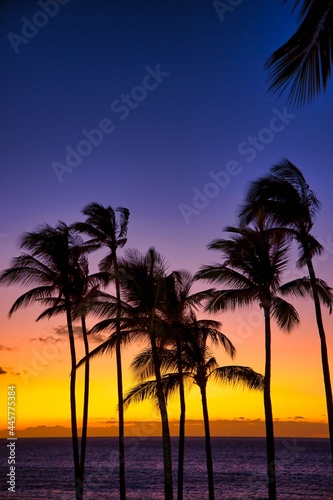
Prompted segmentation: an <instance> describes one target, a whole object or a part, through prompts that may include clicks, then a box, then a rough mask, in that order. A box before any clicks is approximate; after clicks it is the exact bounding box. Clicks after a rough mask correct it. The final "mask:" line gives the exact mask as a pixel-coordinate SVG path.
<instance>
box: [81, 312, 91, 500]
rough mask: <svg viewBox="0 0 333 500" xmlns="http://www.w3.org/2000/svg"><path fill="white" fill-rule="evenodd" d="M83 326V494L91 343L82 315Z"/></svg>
mask: <svg viewBox="0 0 333 500" xmlns="http://www.w3.org/2000/svg"><path fill="white" fill-rule="evenodd" d="M81 328H82V336H83V343H84V355H85V359H86V361H85V365H84V397H83V418H82V437H81V463H80V467H81V479H82V496H83V483H84V469H85V462H86V449H87V430H88V408H89V378H90V360H89V344H88V335H87V326H86V319H85V316H81Z"/></svg>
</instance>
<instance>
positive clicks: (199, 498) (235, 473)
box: [0, 437, 333, 500]
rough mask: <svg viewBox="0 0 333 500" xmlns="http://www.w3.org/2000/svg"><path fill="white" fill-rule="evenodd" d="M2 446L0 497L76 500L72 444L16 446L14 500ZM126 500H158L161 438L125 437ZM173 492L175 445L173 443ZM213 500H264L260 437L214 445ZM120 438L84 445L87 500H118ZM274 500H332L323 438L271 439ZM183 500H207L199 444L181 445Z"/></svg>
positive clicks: (331, 469)
mask: <svg viewBox="0 0 333 500" xmlns="http://www.w3.org/2000/svg"><path fill="white" fill-rule="evenodd" d="M6 444H7V441H6V440H5V439H1V440H0V460H1V464H2V465H1V478H0V479H1V483H0V498H7V499H12V498H15V499H16V500H35V499H36V500H37V499H43V500H74V499H75V496H74V494H73V464H72V449H71V441H70V438H47V439H46V438H35V439H28V438H19V439H18V440H17V441H16V471H15V472H16V493H15V494H10V493H9V492H8V491H7V487H8V485H6V481H7V477H6V474H7V473H8V464H7V457H8V448H7V447H6ZM125 445H126V458H127V462H126V471H127V477H126V479H127V491H128V499H131V500H163V498H164V495H163V460H162V449H161V439H160V438H147V437H140V438H134V437H133V438H126V441H125ZM172 446H173V467H174V489H175V498H176V486H177V485H176V481H177V438H172ZM212 450H213V460H214V479H215V492H216V500H220V499H225V500H237V499H243V500H252V499H262V500H264V499H267V485H266V451H265V439H264V438H222V437H221V438H220V437H213V438H212ZM117 454H118V452H117V439H116V438H89V439H88V447H87V462H86V486H85V496H84V498H85V499H87V500H88V499H89V500H108V499H109V500H118V499H119V494H118V468H117ZM276 463H277V489H278V499H279V500H287V499H288V500H293V499H295V500H296V499H298V500H312V499H313V500H314V499H318V500H319V499H321V500H331V499H333V464H332V461H331V455H330V447H329V441H328V439H301V438H297V439H292V438H277V439H276ZM184 498H185V500H205V499H207V498H208V490H207V473H206V462H205V444H204V438H201V437H188V438H186V448H185V469H184Z"/></svg>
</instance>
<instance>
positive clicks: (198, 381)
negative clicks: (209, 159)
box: [125, 320, 263, 500]
mask: <svg viewBox="0 0 333 500" xmlns="http://www.w3.org/2000/svg"><path fill="white" fill-rule="evenodd" d="M219 327H220V323H219V322H217V321H213V320H200V321H196V320H194V321H193V323H192V325H191V333H192V334H191V335H189V336H188V337H187V341H186V342H184V343H183V344H182V374H181V376H180V374H179V365H178V352H177V349H175V348H173V349H166V348H160V359H161V368H162V369H163V371H164V372H168V371H169V370H170V371H171V372H170V373H165V374H164V375H163V377H162V383H163V390H164V393H165V396H166V398H167V397H168V396H169V394H172V393H173V392H174V390H175V389H176V388H180V381H181V380H182V379H184V380H185V381H186V382H192V383H193V384H195V385H197V386H198V387H199V389H200V394H201V403H202V412H203V420H204V431H205V447H206V464H207V475H208V492H209V500H214V498H215V492H214V473H213V459H212V449H211V438H210V426H209V414H208V402H207V393H206V386H207V382H208V380H209V379H214V380H215V381H217V382H219V383H222V384H231V385H233V386H238V385H243V386H245V387H248V388H249V389H262V388H263V377H262V375H260V374H259V373H256V372H255V371H253V370H252V369H251V368H248V367H245V366H218V363H217V361H216V359H215V357H214V356H213V352H212V350H211V348H210V347H209V346H208V345H207V340H210V341H211V342H212V344H213V345H215V346H220V347H221V346H222V347H223V348H224V350H225V351H226V353H227V354H228V355H229V356H231V357H234V355H235V348H234V346H233V345H232V343H231V342H230V340H229V339H228V338H227V337H226V335H224V334H223V333H221V332H220V331H219V330H218V328H219ZM132 369H133V371H134V373H135V375H136V377H137V378H138V379H143V382H141V383H139V384H138V385H137V386H136V387H134V388H133V389H131V390H130V391H129V393H128V394H127V395H126V397H125V404H126V406H128V405H129V404H130V402H132V401H133V402H139V401H144V400H146V399H149V398H153V399H156V381H155V380H148V381H147V380H145V379H146V378H147V377H151V376H152V375H153V370H152V353H151V350H149V349H148V350H146V351H143V352H142V353H140V354H139V355H138V356H137V357H136V358H135V359H134V361H133V363H132ZM182 397H184V396H182Z"/></svg>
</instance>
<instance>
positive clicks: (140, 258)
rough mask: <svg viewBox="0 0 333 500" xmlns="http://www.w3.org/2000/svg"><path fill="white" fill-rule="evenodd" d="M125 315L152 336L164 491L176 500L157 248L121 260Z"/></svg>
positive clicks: (162, 270) (132, 326)
mask: <svg viewBox="0 0 333 500" xmlns="http://www.w3.org/2000/svg"><path fill="white" fill-rule="evenodd" d="M119 269H120V272H121V275H122V279H121V286H122V298H123V302H122V317H123V318H124V319H125V318H126V322H125V324H126V326H127V328H128V330H132V332H133V333H136V335H138V336H142V338H144V339H147V338H148V339H149V343H150V347H151V351H152V359H153V367H154V374H155V378H156V390H157V398H158V407H159V411H160V415H161V420H162V440H163V462H164V494H165V500H172V499H173V480H172V457H171V440H170V430H169V420H168V412H167V407H166V402H165V397H164V392H163V386H162V377H161V368H160V358H159V355H158V342H159V327H160V324H161V318H160V314H159V310H160V308H161V303H162V301H163V300H164V297H165V290H166V270H167V264H166V262H165V260H164V259H163V258H162V256H161V255H160V254H159V253H158V252H156V250H155V249H154V248H150V249H149V250H148V251H147V253H146V254H141V253H140V252H138V251H136V250H132V251H127V252H126V256H125V258H124V259H121V262H120V265H119Z"/></svg>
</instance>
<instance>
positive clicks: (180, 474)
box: [177, 339, 186, 500]
mask: <svg viewBox="0 0 333 500" xmlns="http://www.w3.org/2000/svg"><path fill="white" fill-rule="evenodd" d="M177 358H178V373H179V402H180V416H179V444H178V446H179V448H178V484H177V498H178V500H183V488H184V450H185V413H186V406H185V391H184V380H183V367H182V353H181V343H180V340H179V339H177Z"/></svg>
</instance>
